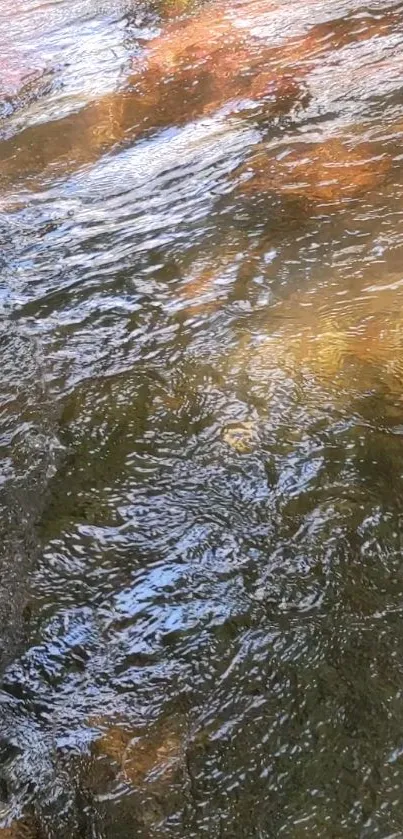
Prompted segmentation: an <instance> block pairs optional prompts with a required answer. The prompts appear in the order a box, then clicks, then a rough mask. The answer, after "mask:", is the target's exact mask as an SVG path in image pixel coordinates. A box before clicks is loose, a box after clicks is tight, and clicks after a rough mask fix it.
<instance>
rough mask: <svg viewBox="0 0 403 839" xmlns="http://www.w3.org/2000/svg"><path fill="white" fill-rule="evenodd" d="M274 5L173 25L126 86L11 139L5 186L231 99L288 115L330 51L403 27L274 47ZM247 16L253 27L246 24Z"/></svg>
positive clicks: (326, 29)
mask: <svg viewBox="0 0 403 839" xmlns="http://www.w3.org/2000/svg"><path fill="white" fill-rule="evenodd" d="M308 3H309V0H308ZM268 8H269V9H273V10H275V8H276V4H275V3H272V4H271V5H270V6H269V7H268V5H267V3H262V2H257V3H256V2H255V3H247V2H244V3H241V4H239V5H238V6H236V7H228V6H226V5H222V6H218V7H207V8H205V9H202V10H201V11H200V12H199V13H198V14H196V15H194V16H193V17H191V18H190V19H188V20H186V21H180V22H176V24H171V25H168V26H167V27H166V29H165V30H164V32H163V33H162V34H161V35H160V36H158V37H157V38H155V39H153V40H152V41H151V42H150V43H149V46H148V50H147V54H146V57H145V59H144V60H143V61H142V62H139V63H138V64H137V66H136V67H135V72H134V73H133V75H132V77H131V78H130V79H129V80H128V86H127V88H126V89H124V90H120V91H117V92H114V93H111V94H108V95H106V96H104V97H102V98H101V99H100V100H99V101H97V102H94V103H92V104H90V105H89V106H87V107H85V108H83V109H82V110H80V111H79V112H78V113H74V114H71V115H69V116H68V117H66V118H63V119H60V120H55V121H53V122H48V123H45V124H39V125H34V126H31V127H29V128H27V129H26V130H24V131H22V132H21V133H20V134H19V135H17V136H15V137H12V138H11V139H9V140H8V141H5V142H3V143H2V144H1V151H0V164H1V180H0V183H1V184H2V185H3V188H6V187H7V186H9V185H11V184H12V183H14V182H15V181H19V180H21V179H22V180H23V181H24V183H25V184H26V185H28V186H29V185H32V186H33V185H35V183H34V182H35V178H37V177H38V176H43V175H45V176H46V177H52V176H54V175H58V174H60V175H62V174H67V173H68V172H71V171H74V170H75V169H77V168H78V167H80V166H82V165H85V164H88V163H90V162H92V161H94V160H96V159H97V158H98V157H99V156H100V155H101V154H102V153H103V152H105V151H107V150H109V149H111V148H113V147H114V146H116V145H119V144H121V143H122V142H124V141H125V140H130V141H131V142H132V141H133V139H135V138H136V137H139V136H141V135H142V134H144V133H145V132H147V131H150V130H156V129H158V128H162V127H164V126H168V125H181V124H184V123H185V122H187V121H190V120H192V119H195V118H197V117H200V116H202V115H210V114H212V113H214V112H215V111H217V109H219V108H220V107H222V106H223V105H225V104H227V103H231V102H232V103H233V109H234V110H235V111H237V109H239V100H242V99H244V98H249V99H253V100H256V101H260V102H261V107H267V108H268V113H272V112H273V110H277V111H278V112H280V113H282V112H287V111H288V110H289V109H290V107H291V106H292V105H293V104H295V102H296V101H298V99H299V98H300V97H301V95H302V94H303V93H304V89H303V87H302V85H303V81H304V79H305V78H306V76H307V74H308V73H309V72H310V71H311V70H312V69H313V68H314V67H315V66H317V64H318V62H319V60H320V58H321V57H322V56H323V55H325V54H326V53H327V52H329V51H331V50H334V49H337V48H339V47H342V46H344V45H345V44H347V43H354V42H355V41H357V40H359V41H361V40H364V39H365V40H368V39H371V38H376V37H377V36H378V35H379V34H386V33H387V32H391V31H393V29H394V28H396V26H397V25H399V23H400V15H399V13H398V12H397V11H389V12H386V13H385V14H384V15H383V16H381V17H377V16H371V15H365V16H360V17H359V18H354V17H351V18H346V19H343V20H340V21H336V22H332V23H331V24H320V25H316V26H313V27H312V29H311V30H310V31H309V32H308V33H307V34H305V35H303V36H299V37H287V31H289V29H290V21H288V25H287V27H286V26H285V23H284V27H285V31H284V43H282V44H281V45H280V46H275V47H273V46H272V47H267V46H266V45H264V44H263V43H262V40H261V39H258V38H256V37H254V35H253V25H254V24H255V25H256V24H257V22H258V21H259V17H260V18H261V16H262V14H267V12H268ZM290 15H292V10H290ZM242 18H245V20H246V23H245V26H243V27H239V26H238V25H237V22H238V23H239V20H241V19H242ZM266 99H267V102H266V101H265V100H266Z"/></svg>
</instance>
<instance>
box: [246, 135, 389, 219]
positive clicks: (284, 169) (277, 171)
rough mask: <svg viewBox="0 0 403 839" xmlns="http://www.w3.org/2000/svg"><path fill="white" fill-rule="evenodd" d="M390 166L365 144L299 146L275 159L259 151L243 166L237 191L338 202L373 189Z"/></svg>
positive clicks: (336, 141) (327, 142) (313, 202)
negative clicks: (241, 179) (242, 176)
mask: <svg viewBox="0 0 403 839" xmlns="http://www.w3.org/2000/svg"><path fill="white" fill-rule="evenodd" d="M389 166H390V162H389V161H388V159H387V158H386V156H376V155H374V149H373V147H372V146H371V145H370V144H368V143H367V144H365V143H361V144H360V145H358V146H356V147H355V148H349V146H348V145H347V144H346V143H343V142H342V141H341V140H337V139H330V140H327V141H325V142H323V143H300V144H298V145H294V146H293V147H292V148H291V149H289V150H287V149H286V150H284V149H283V150H282V154H281V156H280V155H279V156H278V157H276V156H274V155H270V153H268V152H267V151H265V150H260V151H259V152H258V153H257V154H256V155H254V157H253V158H252V160H251V161H249V162H248V164H247V166H245V167H244V174H245V178H244V179H243V181H242V183H241V186H240V189H241V192H242V193H244V194H248V193H252V194H253V193H265V192H270V191H274V192H276V193H284V194H286V195H292V196H295V197H299V198H305V199H307V200H308V201H309V202H311V203H312V204H315V203H322V202H326V201H331V202H340V201H343V199H345V198H347V199H349V198H355V197H356V196H358V195H360V194H361V193H362V192H365V191H366V190H371V189H374V188H375V187H376V186H378V185H379V184H380V183H381V182H382V180H384V178H385V175H386V173H387V171H388V169H389ZM241 174H242V172H241Z"/></svg>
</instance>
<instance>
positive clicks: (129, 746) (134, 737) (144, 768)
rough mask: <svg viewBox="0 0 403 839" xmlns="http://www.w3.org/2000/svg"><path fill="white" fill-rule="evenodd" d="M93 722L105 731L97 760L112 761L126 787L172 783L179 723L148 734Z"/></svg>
mask: <svg viewBox="0 0 403 839" xmlns="http://www.w3.org/2000/svg"><path fill="white" fill-rule="evenodd" d="M90 722H91V726H94V727H97V728H100V729H101V730H103V734H102V736H101V737H100V738H99V739H98V740H97V741H96V743H95V745H94V753H95V756H99V757H102V756H106V757H108V758H109V759H110V760H112V761H113V763H114V764H115V765H116V766H117V768H118V772H119V775H120V776H121V778H122V780H124V781H125V782H126V783H128V784H130V785H132V786H134V787H138V786H141V785H142V784H144V783H152V784H154V785H156V786H157V787H158V789H159V791H160V792H161V791H162V788H161V785H164V784H165V783H167V782H169V781H171V780H172V776H173V773H174V772H175V770H176V769H177V768H178V766H179V764H180V762H181V760H182V758H183V748H184V739H183V732H181V729H180V725H179V724H178V721H177V720H176V719H173V720H170V721H165V722H164V723H158V724H156V725H154V726H150V727H149V728H148V729H147V731H146V732H144V731H143V732H141V731H139V730H138V731H136V730H134V729H132V728H129V727H128V726H127V725H124V724H123V723H119V721H117V722H113V721H111V720H110V719H109V720H108V719H100V718H97V719H95V720H91V721H90ZM0 839H1V837H0Z"/></svg>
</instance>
